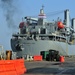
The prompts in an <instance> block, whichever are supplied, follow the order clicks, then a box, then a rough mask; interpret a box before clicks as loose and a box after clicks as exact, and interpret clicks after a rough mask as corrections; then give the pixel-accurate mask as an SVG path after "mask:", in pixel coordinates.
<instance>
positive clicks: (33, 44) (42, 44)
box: [11, 39, 75, 56]
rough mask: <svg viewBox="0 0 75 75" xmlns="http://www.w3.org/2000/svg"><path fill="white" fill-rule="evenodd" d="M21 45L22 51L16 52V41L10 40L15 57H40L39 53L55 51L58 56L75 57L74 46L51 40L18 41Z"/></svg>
mask: <svg viewBox="0 0 75 75" xmlns="http://www.w3.org/2000/svg"><path fill="white" fill-rule="evenodd" d="M19 42H20V44H22V48H23V50H22V51H19V50H16V48H15V46H16V44H17V43H18V42H17V40H15V39H12V40H11V48H12V50H13V52H16V53H17V56H24V55H32V56H33V55H40V52H41V51H49V50H56V51H59V53H60V55H63V56H69V55H75V50H74V49H75V45H69V44H67V43H65V42H59V41H52V40H25V39H20V40H19Z"/></svg>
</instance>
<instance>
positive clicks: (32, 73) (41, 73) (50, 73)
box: [23, 57, 75, 75]
mask: <svg viewBox="0 0 75 75" xmlns="http://www.w3.org/2000/svg"><path fill="white" fill-rule="evenodd" d="M25 66H26V68H27V72H26V74H23V75H75V58H74V57H67V58H65V62H63V63H61V62H55V61H25Z"/></svg>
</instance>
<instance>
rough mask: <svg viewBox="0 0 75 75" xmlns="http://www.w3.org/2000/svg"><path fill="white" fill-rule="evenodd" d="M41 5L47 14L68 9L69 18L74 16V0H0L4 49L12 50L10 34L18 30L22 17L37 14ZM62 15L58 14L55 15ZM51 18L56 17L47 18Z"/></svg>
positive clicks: (0, 43)
mask: <svg viewBox="0 0 75 75" xmlns="http://www.w3.org/2000/svg"><path fill="white" fill-rule="evenodd" d="M42 5H44V12H45V13H47V14H48V15H50V14H51V13H52V12H53V13H54V12H56V11H58V12H60V11H64V10H66V9H69V11H70V17H71V19H72V18H75V0H0V45H3V47H4V50H12V49H11V42H10V40H11V38H12V34H13V33H17V32H18V26H19V23H20V22H21V21H22V18H24V17H25V16H38V14H39V10H40V9H41V6H42ZM55 16H56V15H55ZM63 16H64V15H63V14H61V15H59V14H58V15H57V16H56V17H60V18H63ZM53 18H54V19H56V18H55V17H54V16H48V19H49V20H53Z"/></svg>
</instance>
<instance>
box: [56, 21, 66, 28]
mask: <svg viewBox="0 0 75 75" xmlns="http://www.w3.org/2000/svg"><path fill="white" fill-rule="evenodd" d="M57 26H58V28H59V29H63V28H64V27H65V26H64V24H63V23H62V22H61V21H58V22H57Z"/></svg>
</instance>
